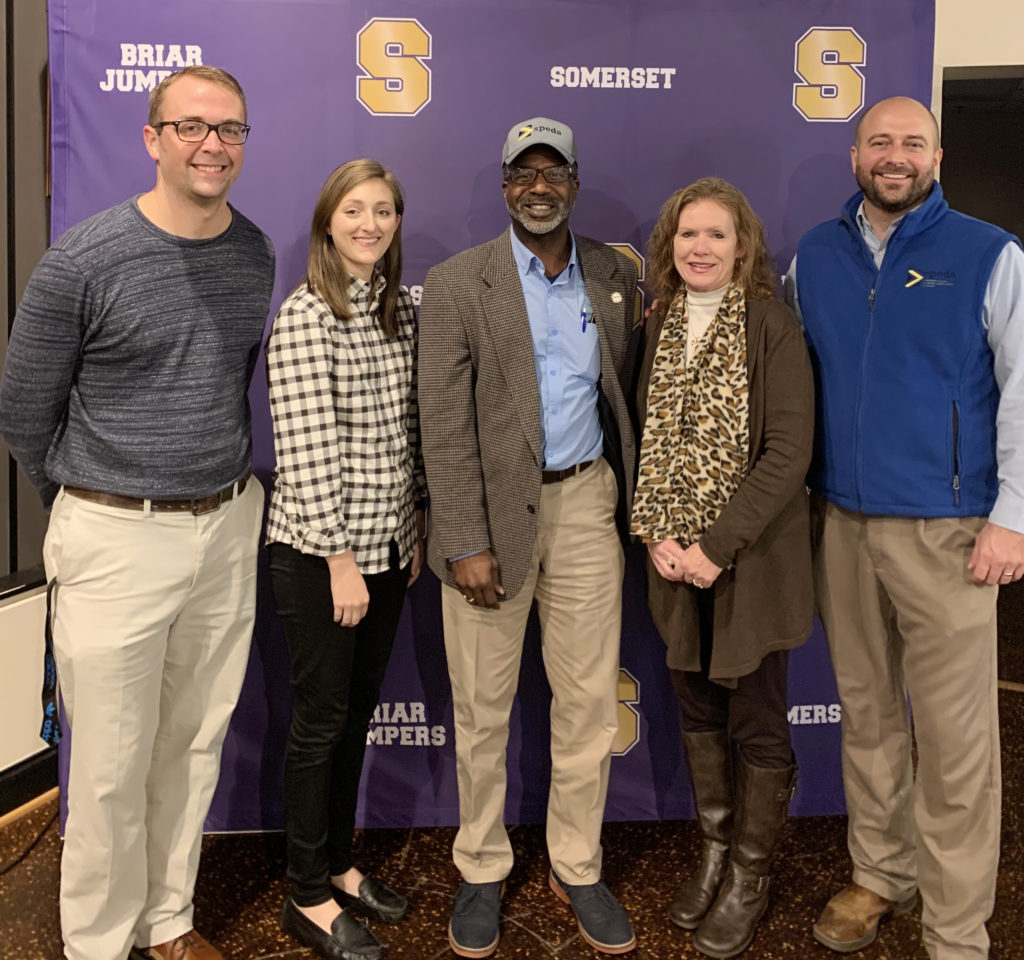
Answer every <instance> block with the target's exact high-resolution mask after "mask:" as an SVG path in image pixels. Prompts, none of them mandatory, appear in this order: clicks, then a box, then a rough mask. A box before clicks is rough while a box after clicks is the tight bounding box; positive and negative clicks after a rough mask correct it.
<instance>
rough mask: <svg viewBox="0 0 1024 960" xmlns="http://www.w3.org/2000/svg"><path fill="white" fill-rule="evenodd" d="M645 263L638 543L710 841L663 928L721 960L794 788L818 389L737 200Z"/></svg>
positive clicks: (760, 879)
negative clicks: (793, 695)
mask: <svg viewBox="0 0 1024 960" xmlns="http://www.w3.org/2000/svg"><path fill="white" fill-rule="evenodd" d="M648 264H649V267H650V274H651V276H652V278H653V281H654V292H655V294H656V295H657V296H658V298H659V301H658V302H659V307H658V309H656V310H655V311H654V312H653V314H652V316H651V318H650V320H649V322H648V327H647V331H646V341H647V342H646V348H645V351H644V358H643V365H642V367H641V371H640V379H639V387H638V397H637V405H638V410H639V415H640V423H642V424H643V438H642V442H641V447H640V467H639V478H638V480H637V487H636V496H635V499H634V503H633V515H632V532H633V533H634V534H635V535H637V536H639V537H640V538H641V539H642V540H643V541H644V542H645V543H646V544H647V551H648V570H647V573H648V601H649V604H650V608H651V614H652V616H653V619H654V622H655V625H656V626H657V627H658V630H659V631H660V633H661V635H662V638H663V639H664V640H665V643H666V646H667V648H668V655H667V659H668V666H669V668H670V672H671V674H672V681H673V685H674V687H675V689H676V693H677V695H678V699H679V715H680V722H681V726H682V731H683V740H684V742H685V744H686V752H687V754H688V757H689V764H690V776H691V780H692V783H693V792H694V798H695V800H696V805H697V820H698V823H699V825H700V828H701V831H702V833H703V842H702V847H701V862H700V864H699V866H698V867H697V869H696V871H695V872H694V873H693V875H692V876H690V877H689V878H688V879H687V880H685V881H684V882H683V884H682V885H681V886H680V887H679V890H678V891H677V893H676V896H675V899H674V900H673V902H672V904H671V906H670V907H669V911H668V912H669V918H670V919H671V920H672V921H673V922H674V923H675V924H677V925H678V926H680V927H683V928H684V929H688V930H693V931H694V933H693V945H694V946H695V947H696V948H697V949H698V950H700V951H701V952H702V953H704V954H707V955H708V956H711V957H716V958H726V957H732V956H735V955H736V954H738V953H740V952H741V951H743V950H745V949H746V948H747V946H748V945H749V944H750V943H751V941H752V940H753V937H754V932H755V928H756V926H757V923H758V921H759V920H760V919H761V916H762V915H763V913H764V911H765V909H766V908H767V905H768V873H769V867H770V861H771V857H772V853H773V851H774V849H775V846H776V843H777V841H778V837H779V834H780V832H781V829H782V826H783V824H784V822H785V819H786V811H787V808H788V805H789V799H790V796H791V795H792V792H793V789H794V787H795V784H796V765H795V759H794V756H793V751H792V748H791V746H790V740H789V724H788V722H787V719H786V706H787V704H786V667H787V663H788V656H789V651H790V650H791V649H792V648H794V647H796V646H799V645H800V644H801V643H803V642H804V640H806V639H807V637H808V635H809V634H810V632H811V621H812V613H813V609H812V608H813V598H812V587H811V548H810V522H809V513H808V500H807V492H806V489H805V487H804V474H805V473H806V471H807V466H808V463H809V461H810V455H811V441H812V431H813V418H814V396H813V383H812V379H811V370H810V363H809V361H808V357H807V348H806V346H805V344H804V338H803V333H802V331H801V329H800V325H799V323H798V321H797V320H796V318H795V317H794V316H793V314H792V313H791V312H790V311H789V309H788V308H787V307H786V306H784V305H783V304H782V303H781V302H780V301H779V300H778V299H776V298H775V296H774V290H775V285H776V278H775V275H774V271H773V269H772V264H771V261H770V259H769V256H768V252H767V249H766V247H765V240H764V228H763V227H762V225H761V221H760V220H759V219H758V218H757V216H756V215H755V214H754V212H753V210H751V208H750V205H749V203H748V202H747V199H746V197H744V196H743V194H742V193H741V192H740V191H739V190H737V189H736V188H735V187H734V186H732V185H731V184H729V183H727V182H726V181H724V180H720V179H717V178H712V177H707V178H704V179H702V180H698V181H697V182H696V183H694V184H692V185H690V186H689V187H686V188H684V189H682V190H677V191H676V192H675V193H674V194H672V196H671V197H669V199H668V200H667V201H666V202H665V204H664V206H663V207H662V209H661V215H660V217H659V219H658V223H657V224H656V226H655V228H654V232H653V233H652V234H651V239H650V244H649V250H648Z"/></svg>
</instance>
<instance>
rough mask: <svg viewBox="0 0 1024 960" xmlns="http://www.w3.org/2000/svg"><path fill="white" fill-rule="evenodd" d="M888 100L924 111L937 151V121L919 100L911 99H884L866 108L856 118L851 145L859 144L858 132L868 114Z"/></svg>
mask: <svg viewBox="0 0 1024 960" xmlns="http://www.w3.org/2000/svg"><path fill="white" fill-rule="evenodd" d="M890 100H905V101H907V102H909V103H914V104H916V105H917V106H919V107H920V108H921V109H922V110H924V111H925V113H927V114H928V116H929V117H931V119H932V130H933V131H934V133H935V149H936V150H938V148H939V147H940V146H942V143H941V140H942V137H941V136H940V134H939V121H938V120H937V119H936V118H935V114H934V113H932V112H931V110H929V109H928V108H927V107H926V106H925V105H924V104H923V103H921V101H920V100H915V99H914V98H913V97H886V98H885V99H884V100H879V101H878V103H873V104H871V106H870V107H868V108H867V110H865V111H864V112H863V113H862V114H861V115H860V116H859V117H858V118H857V126H856V127H855V128H854V131H853V145H854V146H857V145H858V144H859V143H860V131H861V128H862V127H863V126H864V120H865V119H866V118H867V115H868V114H869V113H871V111H872V110H874V109H875V107H878V106H881V105H882V104H883V103H888V102H889V101H890Z"/></svg>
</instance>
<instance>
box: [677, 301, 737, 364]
mask: <svg viewBox="0 0 1024 960" xmlns="http://www.w3.org/2000/svg"><path fill="white" fill-rule="evenodd" d="M728 289H729V284H726V285H725V286H724V287H719V288H718V289H717V290H709V291H707V292H705V293H698V292H697V291H696V290H687V291H686V305H687V318H686V320H687V322H686V365H687V367H689V365H690V358H691V357H692V356H693V355H694V351H695V349H696V346H697V341H698V340H700V338H701V337H703V336H704V334H705V333H706V332H707V329H708V327H710V326H711V322H712V321H713V320H714V319H715V315H716V314H717V313H718V308H719V307H720V306H721V305H722V301H723V300H724V299H725V291H726V290H728Z"/></svg>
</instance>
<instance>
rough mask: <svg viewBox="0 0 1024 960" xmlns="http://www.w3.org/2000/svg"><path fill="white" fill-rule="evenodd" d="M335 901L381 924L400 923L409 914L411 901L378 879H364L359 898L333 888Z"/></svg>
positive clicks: (360, 886)
mask: <svg viewBox="0 0 1024 960" xmlns="http://www.w3.org/2000/svg"><path fill="white" fill-rule="evenodd" d="M331 892H332V893H333V894H334V899H335V901H336V902H337V903H338V904H339V905H340V906H341V907H342V908H344V909H346V910H354V911H355V912H356V913H361V914H362V915H363V916H364V917H369V918H370V919H371V920H380V921H381V923H399V922H400V921H402V920H404V919H405V915H406V914H407V913H408V912H409V901H408V900H406V899H405V897H403V896H402V895H401V894H400V893H395V891H394V890H392V889H391V888H390V887H389V886H388V885H387V884H385V883H381V882H380V880H378V879H377V878H376V877H371V876H369V875H367V876H365V877H363V879H362V882H361V883H360V884H359V896H358V897H353V896H352V894H351V893H346V892H345V891H344V890H342V889H340V888H339V887H332V890H331Z"/></svg>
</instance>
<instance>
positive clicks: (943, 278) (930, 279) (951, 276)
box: [903, 270, 956, 289]
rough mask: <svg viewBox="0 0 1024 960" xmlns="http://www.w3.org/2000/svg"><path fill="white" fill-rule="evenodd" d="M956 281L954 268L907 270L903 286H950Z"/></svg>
mask: <svg viewBox="0 0 1024 960" xmlns="http://www.w3.org/2000/svg"><path fill="white" fill-rule="evenodd" d="M955 282H956V271H955V270H907V282H906V283H905V284H903V286H904V287H905V288H908V289H909V288H910V287H916V286H918V285H919V284H920V285H921V286H922V287H951V286H953V284H954V283H955Z"/></svg>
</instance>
